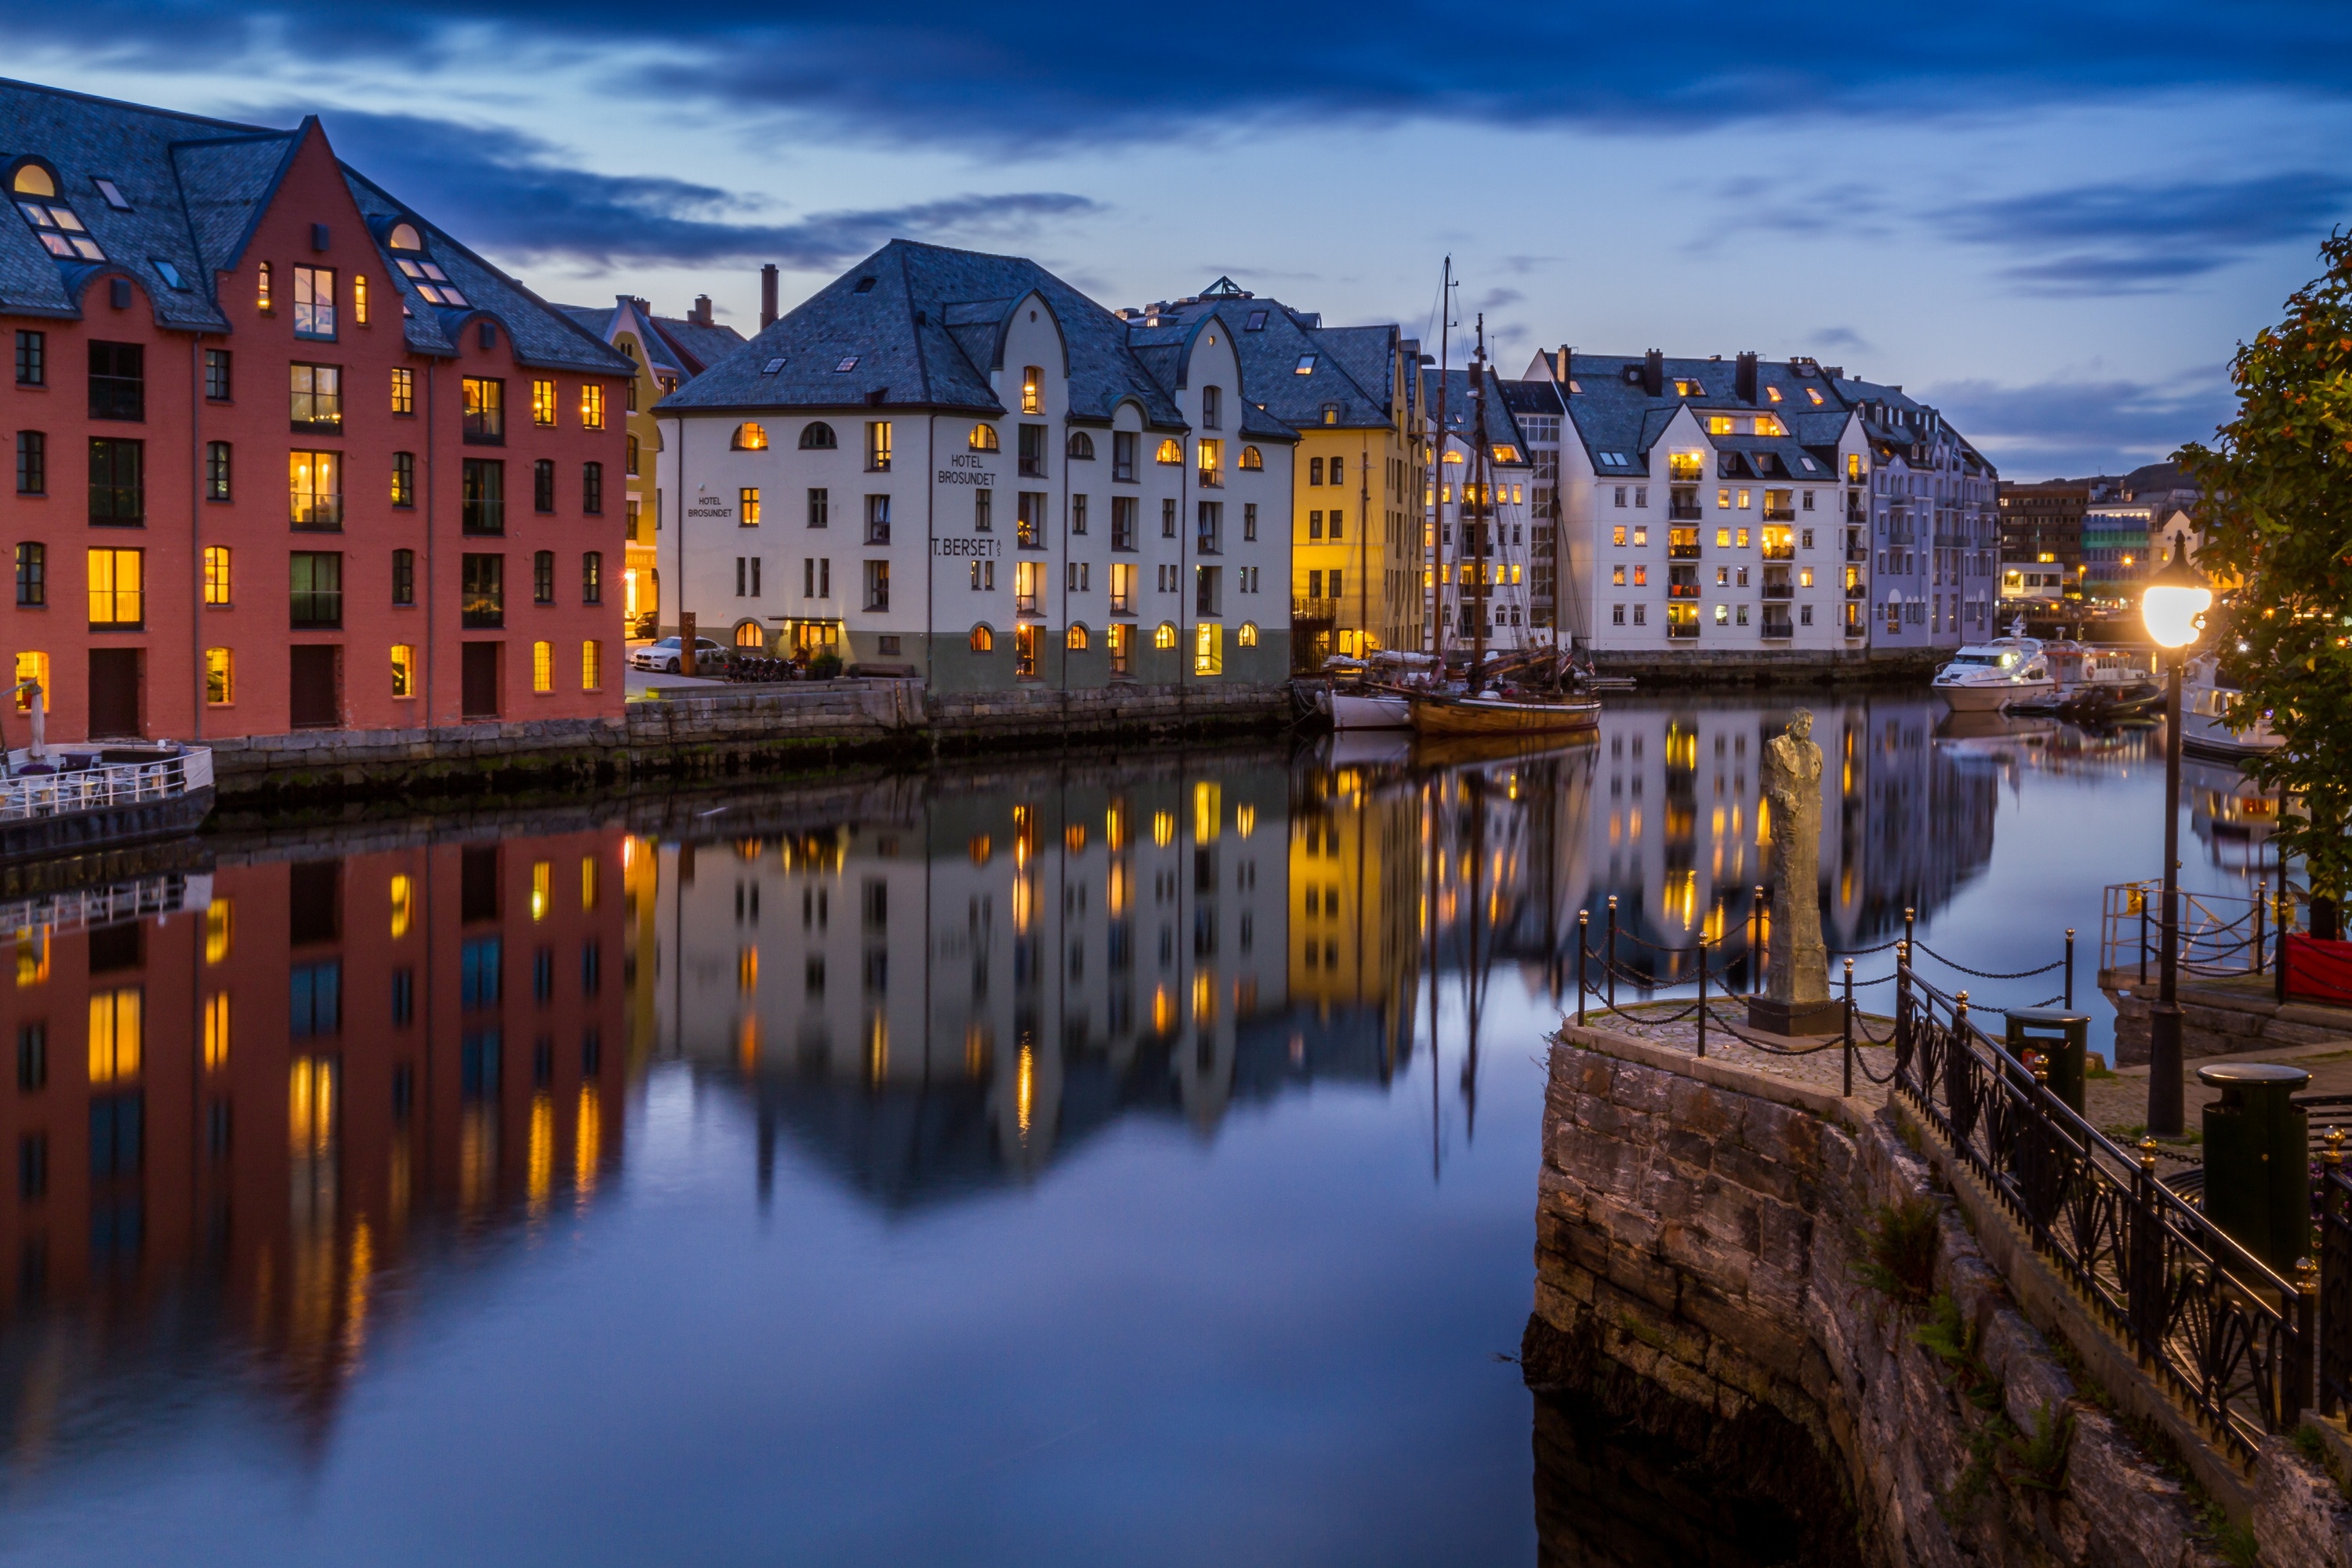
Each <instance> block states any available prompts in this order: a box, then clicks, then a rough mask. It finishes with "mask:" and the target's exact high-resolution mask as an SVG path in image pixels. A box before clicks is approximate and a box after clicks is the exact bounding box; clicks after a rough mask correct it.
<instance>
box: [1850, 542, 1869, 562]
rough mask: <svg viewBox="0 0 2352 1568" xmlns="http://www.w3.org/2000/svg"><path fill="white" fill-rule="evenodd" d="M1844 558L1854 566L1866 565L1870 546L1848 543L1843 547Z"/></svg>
mask: <svg viewBox="0 0 2352 1568" xmlns="http://www.w3.org/2000/svg"><path fill="white" fill-rule="evenodd" d="M1845 558H1846V559H1847V560H1848V561H1850V562H1852V563H1853V564H1854V565H1856V566H1867V565H1869V564H1870V546H1869V545H1867V544H1849V545H1847V546H1846V547H1845Z"/></svg>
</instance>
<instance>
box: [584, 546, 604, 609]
mask: <svg viewBox="0 0 2352 1568" xmlns="http://www.w3.org/2000/svg"><path fill="white" fill-rule="evenodd" d="M580 602H581V603H582V604H583V605H601V604H603V603H604V552H603V551H601V550H591V551H590V552H587V553H586V554H585V555H583V556H582V557H581V558H580Z"/></svg>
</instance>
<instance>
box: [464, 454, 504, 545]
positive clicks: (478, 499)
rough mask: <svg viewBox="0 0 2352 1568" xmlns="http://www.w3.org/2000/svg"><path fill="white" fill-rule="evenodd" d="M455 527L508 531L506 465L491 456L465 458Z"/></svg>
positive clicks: (476, 531) (468, 530) (478, 530)
mask: <svg viewBox="0 0 2352 1568" xmlns="http://www.w3.org/2000/svg"><path fill="white" fill-rule="evenodd" d="M457 514H458V527H459V529H460V531H463V532H467V533H504V532H505V531H507V466H506V465H505V464H504V463H502V462H499V461H498V460H497V459H496V458H467V459H466V460H465V468H464V471H463V472H462V474H461V475H460V476H459V479H458V484H457Z"/></svg>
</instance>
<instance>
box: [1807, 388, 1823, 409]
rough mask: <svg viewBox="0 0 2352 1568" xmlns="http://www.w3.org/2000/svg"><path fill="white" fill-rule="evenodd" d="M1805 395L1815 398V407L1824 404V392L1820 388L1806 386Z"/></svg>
mask: <svg viewBox="0 0 2352 1568" xmlns="http://www.w3.org/2000/svg"><path fill="white" fill-rule="evenodd" d="M1805 395H1806V396H1807V397H1810V398H1811V399H1812V400H1813V406H1814V407H1816V408H1819V407H1820V406H1821V405H1822V394H1821V389H1820V388H1818V387H1812V386H1809V387H1807V388H1805Z"/></svg>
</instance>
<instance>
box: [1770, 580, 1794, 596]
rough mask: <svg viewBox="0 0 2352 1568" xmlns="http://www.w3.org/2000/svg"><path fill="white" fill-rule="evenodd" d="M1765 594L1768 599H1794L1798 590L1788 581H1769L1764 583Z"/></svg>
mask: <svg viewBox="0 0 2352 1568" xmlns="http://www.w3.org/2000/svg"><path fill="white" fill-rule="evenodd" d="M1764 596H1765V597H1766V598H1768V599H1793V598H1795V597H1796V596H1797V590H1796V589H1795V588H1794V587H1793V586H1791V585H1790V584H1787V583H1767V584H1764Z"/></svg>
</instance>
